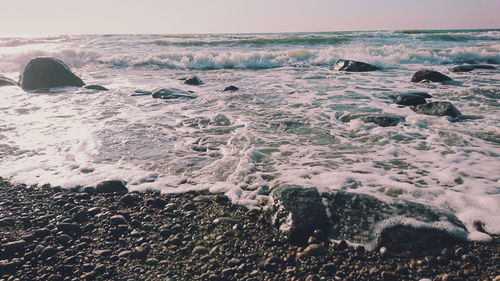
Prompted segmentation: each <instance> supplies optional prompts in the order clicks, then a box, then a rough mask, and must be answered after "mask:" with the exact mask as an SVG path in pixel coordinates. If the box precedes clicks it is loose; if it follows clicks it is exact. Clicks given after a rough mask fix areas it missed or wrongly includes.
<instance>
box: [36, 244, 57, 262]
mask: <svg viewBox="0 0 500 281" xmlns="http://www.w3.org/2000/svg"><path fill="white" fill-rule="evenodd" d="M56 253H57V249H56V248H54V247H51V246H48V247H45V248H44V249H43V250H42V252H41V253H40V258H41V259H47V258H50V257H52V256H53V255H55V254H56Z"/></svg>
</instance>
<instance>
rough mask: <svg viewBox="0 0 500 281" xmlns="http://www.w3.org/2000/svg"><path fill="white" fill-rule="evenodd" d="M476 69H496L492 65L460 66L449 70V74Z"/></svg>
mask: <svg viewBox="0 0 500 281" xmlns="http://www.w3.org/2000/svg"><path fill="white" fill-rule="evenodd" d="M476 69H491V70H494V69H497V68H496V67H494V66H493V65H488V64H470V65H460V66H456V67H453V68H451V69H450V71H451V72H469V71H473V70H476Z"/></svg>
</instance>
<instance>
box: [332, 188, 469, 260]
mask: <svg viewBox="0 0 500 281" xmlns="http://www.w3.org/2000/svg"><path fill="white" fill-rule="evenodd" d="M322 197H323V201H324V202H325V204H326V206H327V207H326V208H327V209H328V213H329V214H331V215H330V217H329V221H330V225H332V230H331V232H330V238H333V239H336V240H347V241H350V242H354V243H360V244H364V245H365V246H366V247H367V248H368V249H370V250H372V249H376V248H379V247H381V246H385V247H387V248H389V250H390V251H391V252H404V251H412V252H414V253H418V252H423V251H427V250H428V251H432V250H433V249H441V248H442V247H443V246H444V247H446V246H448V245H450V244H453V243H456V242H457V241H461V240H464V239H466V237H467V234H468V233H467V231H466V228H465V226H464V225H463V224H462V223H461V222H460V220H459V219H458V218H457V217H455V216H454V215H453V214H451V213H447V212H445V211H442V210H438V209H435V208H432V207H429V206H425V205H422V204H418V203H414V202H410V201H406V200H395V201H392V202H384V201H381V200H379V199H377V198H375V197H373V196H370V195H366V194H357V193H349V192H345V191H332V192H328V193H323V194H322Z"/></svg>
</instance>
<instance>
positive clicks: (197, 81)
mask: <svg viewBox="0 0 500 281" xmlns="http://www.w3.org/2000/svg"><path fill="white" fill-rule="evenodd" d="M184 84H186V85H192V86H199V85H202V84H203V81H201V79H200V78H198V77H197V76H193V77H191V78H188V79H186V80H185V81H184Z"/></svg>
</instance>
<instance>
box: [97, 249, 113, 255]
mask: <svg viewBox="0 0 500 281" xmlns="http://www.w3.org/2000/svg"><path fill="white" fill-rule="evenodd" d="M112 253H113V252H112V251H111V250H108V249H105V250H95V251H94V255H96V256H98V257H109V256H111V254H112Z"/></svg>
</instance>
